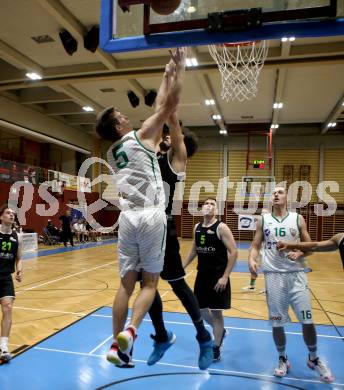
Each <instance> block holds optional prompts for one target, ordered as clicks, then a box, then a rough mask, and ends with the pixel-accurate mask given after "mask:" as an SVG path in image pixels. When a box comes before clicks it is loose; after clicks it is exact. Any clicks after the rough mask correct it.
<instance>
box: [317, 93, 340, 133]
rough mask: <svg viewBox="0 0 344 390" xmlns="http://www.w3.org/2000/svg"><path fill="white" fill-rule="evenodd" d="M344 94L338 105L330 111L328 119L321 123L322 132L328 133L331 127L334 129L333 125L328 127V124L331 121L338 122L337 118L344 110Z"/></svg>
mask: <svg viewBox="0 0 344 390" xmlns="http://www.w3.org/2000/svg"><path fill="white" fill-rule="evenodd" d="M343 104H344V94H343V95H342V97H341V98H340V99H339V100H338V102H337V103H336V105H335V106H334V107H333V109H332V111H331V112H330V115H329V116H328V117H327V118H326V121H325V122H324V123H322V125H321V134H326V133H327V132H328V131H329V130H330V129H333V127H328V126H327V124H328V123H331V122H336V121H337V118H338V117H339V115H340V114H341V112H342V111H344V105H343Z"/></svg>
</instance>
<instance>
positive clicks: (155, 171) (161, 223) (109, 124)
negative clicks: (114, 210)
mask: <svg viewBox="0 0 344 390" xmlns="http://www.w3.org/2000/svg"><path fill="white" fill-rule="evenodd" d="M185 59H186V50H185V48H180V49H176V50H175V51H174V52H173V53H172V52H171V60H170V62H169V64H167V65H166V68H165V73H164V76H163V81H162V83H163V85H164V86H165V87H164V88H163V90H164V91H165V93H164V97H163V99H160V101H161V103H160V104H159V108H158V109H157V111H156V112H155V114H154V115H152V116H151V117H150V118H148V119H147V120H146V121H145V122H144V123H143V124H142V127H141V128H140V129H139V130H138V131H133V130H132V126H131V123H130V121H129V120H128V118H127V117H126V116H125V115H123V114H122V113H121V112H119V111H118V110H117V109H116V108H114V107H110V108H108V109H106V110H105V111H104V112H103V113H101V114H100V116H99V118H98V121H97V132H98V134H99V135H100V136H101V137H102V138H104V139H107V140H111V141H112V142H114V143H113V144H112V146H111V147H110V149H109V151H108V153H107V157H108V161H109V164H110V165H111V167H112V169H113V171H114V174H115V179H116V183H117V188H118V191H119V195H120V208H121V214H120V217H119V226H118V257H119V265H120V276H121V283H120V286H119V289H118V291H117V294H116V297H115V300H114V304H113V333H114V342H113V344H112V346H111V348H110V351H109V352H108V354H107V359H108V360H109V361H110V362H112V363H114V364H115V365H116V366H119V367H123V366H127V367H128V366H129V367H133V363H132V347H133V343H134V341H135V338H136V332H137V328H138V327H139V325H140V323H141V321H142V319H143V317H144V316H145V314H146V313H147V311H148V310H149V308H150V306H151V304H152V302H153V299H154V296H155V292H156V288H157V284H158V280H159V274H160V272H161V271H162V268H163V261H164V254H165V240H166V214H165V203H164V202H165V195H164V189H163V182H162V179H161V174H160V169H159V164H158V161H157V157H156V150H157V147H158V145H159V143H160V140H161V136H162V128H163V125H164V123H165V122H166V120H167V119H168V117H169V116H170V115H171V114H172V113H173V112H174V111H175V110H176V108H177V105H178V103H179V99H180V94H181V89H182V85H183V80H184V74H185ZM166 91H167V93H166ZM139 271H142V289H141V290H140V291H139V293H138V295H137V298H136V300H135V302H134V306H133V310H132V316H131V321H130V324H129V326H128V327H127V328H126V329H125V330H123V329H124V326H125V321H126V319H127V314H128V303H129V298H130V297H131V295H132V293H133V291H134V288H135V283H136V281H137V275H138V272H139Z"/></svg>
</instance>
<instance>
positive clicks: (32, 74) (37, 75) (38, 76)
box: [25, 72, 42, 80]
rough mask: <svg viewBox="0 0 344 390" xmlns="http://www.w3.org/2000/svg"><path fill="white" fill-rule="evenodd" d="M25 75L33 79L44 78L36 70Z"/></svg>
mask: <svg viewBox="0 0 344 390" xmlns="http://www.w3.org/2000/svg"><path fill="white" fill-rule="evenodd" d="M25 76H26V77H28V78H29V79H31V80H42V76H41V75H40V74H38V73H35V72H28V73H26V75H25Z"/></svg>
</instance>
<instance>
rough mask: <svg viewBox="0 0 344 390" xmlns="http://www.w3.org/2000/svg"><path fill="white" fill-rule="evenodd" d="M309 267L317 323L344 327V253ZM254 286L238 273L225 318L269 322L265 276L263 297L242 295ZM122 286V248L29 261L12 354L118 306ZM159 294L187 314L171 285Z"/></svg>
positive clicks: (191, 272)
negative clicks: (98, 311) (99, 310)
mask: <svg viewBox="0 0 344 390" xmlns="http://www.w3.org/2000/svg"><path fill="white" fill-rule="evenodd" d="M190 246H191V240H181V252H182V256H186V254H187V252H188V250H189V248H190ZM50 248H51V247H50ZM247 256H248V251H247V250H239V258H238V260H239V261H246V260H247ZM309 266H310V267H311V268H312V270H313V272H311V273H308V279H309V286H310V289H311V292H312V296H313V315H314V318H315V322H316V323H318V324H327V325H335V326H344V317H343V316H344V289H343V287H344V273H343V271H342V265H341V261H340V257H339V254H338V253H337V252H333V253H322V254H316V255H313V256H312V257H310V258H309ZM195 276H196V260H195V261H194V263H193V264H191V265H190V266H189V268H188V269H187V275H186V280H187V282H188V283H189V284H190V286H193V283H194V280H195ZM248 282H249V273H247V272H246V273H245V272H234V273H232V275H231V284H232V308H231V309H230V310H226V311H225V315H226V316H232V317H242V318H253V319H267V308H266V303H265V295H264V294H262V293H260V290H261V289H263V287H264V281H263V276H259V279H258V282H257V292H254V293H252V292H250V293H248V292H245V291H243V290H242V287H244V286H245V285H247V284H248ZM118 285H119V276H118V263H117V254H116V244H107V245H102V246H98V247H95V248H87V249H80V250H75V251H71V252H65V253H59V254H53V255H49V256H42V257H37V258H35V259H32V260H24V280H23V282H22V283H16V294H17V298H16V300H15V304H14V313H13V326H12V332H11V337H10V344H11V346H10V347H11V350H15V349H17V348H20V347H22V346H24V345H26V346H30V345H32V344H34V343H36V342H38V341H40V340H42V339H43V338H45V337H47V336H49V335H51V334H52V333H54V332H56V331H58V330H60V329H62V328H64V327H66V326H67V325H69V324H71V323H72V322H74V321H76V320H77V319H79V318H81V317H83V316H85V315H86V314H88V313H90V312H91V311H93V310H95V309H96V308H98V307H100V306H112V302H113V297H114V294H115V292H116V290H117V288H118ZM159 290H160V293H161V296H162V299H163V301H164V310H165V311H171V312H185V311H184V308H183V307H182V305H181V304H180V302H179V301H178V300H177V299H176V297H175V295H174V294H173V292H172V291H171V288H170V286H169V284H168V283H166V282H164V281H160V284H159ZM137 291H138V290H136V291H135V293H136V292H137ZM134 297H135V294H134ZM133 299H134V298H133ZM132 301H133V300H131V303H132ZM292 318H293V319H295V317H294V316H293V315H292Z"/></svg>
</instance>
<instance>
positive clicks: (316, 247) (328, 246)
mask: <svg viewBox="0 0 344 390" xmlns="http://www.w3.org/2000/svg"><path fill="white" fill-rule="evenodd" d="M277 248H278V249H279V250H281V251H284V250H293V249H298V250H300V251H302V252H331V251H335V250H337V249H339V253H340V257H341V259H342V265H343V268H344V233H337V234H335V235H334V236H333V237H332V238H330V239H329V240H325V241H319V242H300V243H291V242H282V241H280V242H278V243H277Z"/></svg>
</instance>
